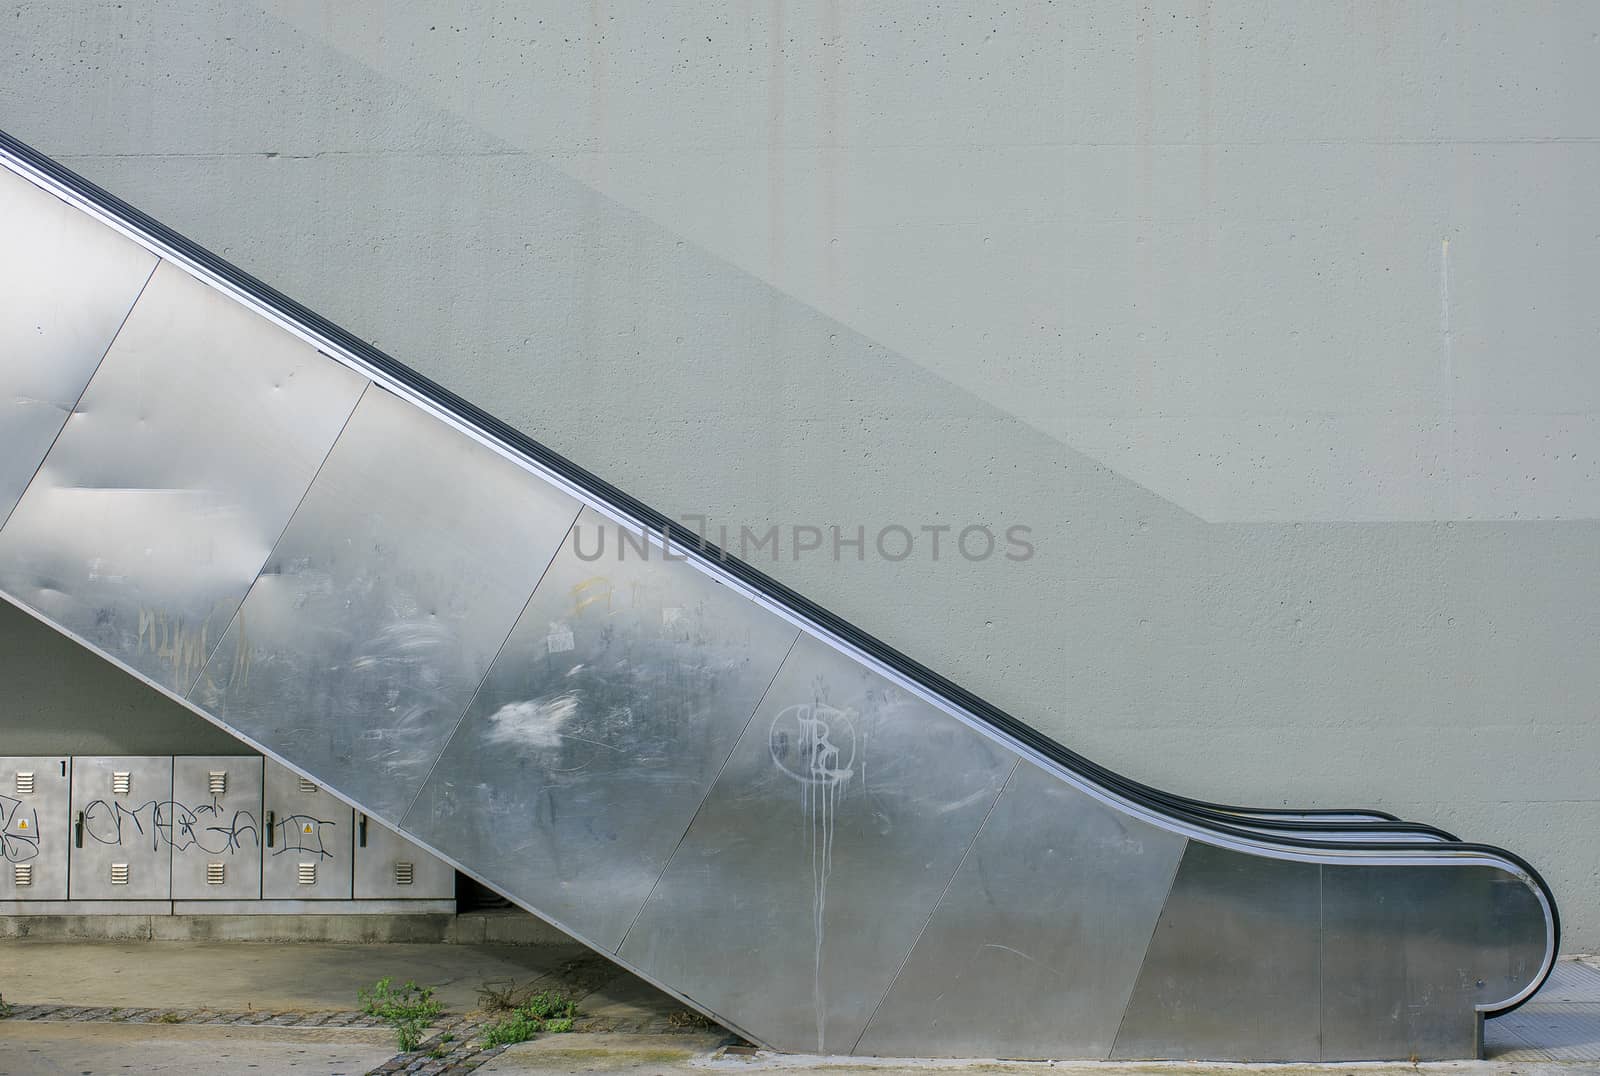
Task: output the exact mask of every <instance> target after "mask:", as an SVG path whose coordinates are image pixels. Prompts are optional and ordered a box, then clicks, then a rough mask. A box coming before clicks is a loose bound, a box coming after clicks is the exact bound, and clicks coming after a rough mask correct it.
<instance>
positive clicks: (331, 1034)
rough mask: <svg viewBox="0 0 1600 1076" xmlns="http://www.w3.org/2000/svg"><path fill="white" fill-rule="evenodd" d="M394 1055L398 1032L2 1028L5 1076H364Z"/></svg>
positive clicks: (1, 1072) (0, 1060)
mask: <svg viewBox="0 0 1600 1076" xmlns="http://www.w3.org/2000/svg"><path fill="white" fill-rule="evenodd" d="M393 1056H394V1034H393V1033H392V1032H390V1031H388V1030H387V1029H385V1030H382V1031H356V1030H353V1029H349V1028H341V1029H338V1030H334V1031H323V1030H319V1029H314V1028H313V1029H300V1028H279V1027H227V1028H219V1027H162V1028H152V1027H128V1026H126V1025H121V1024H50V1023H24V1024H15V1025H6V1026H4V1027H3V1028H0V1076H100V1074H101V1073H129V1072H133V1073H149V1074H151V1076H158V1074H159V1076H168V1074H170V1076H196V1074H198V1073H205V1074H207V1076H265V1074H268V1073H278V1072H294V1073H306V1074H307V1076H310V1074H312V1073H316V1074H319V1076H359V1074H361V1073H364V1072H366V1071H367V1070H369V1069H372V1068H375V1067H376V1066H378V1065H380V1064H382V1063H383V1062H384V1061H386V1060H388V1059H389V1058H390V1057H393Z"/></svg>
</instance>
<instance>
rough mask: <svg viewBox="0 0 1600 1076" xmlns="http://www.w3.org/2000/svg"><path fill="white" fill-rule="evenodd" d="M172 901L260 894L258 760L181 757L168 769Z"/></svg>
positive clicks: (249, 758)
mask: <svg viewBox="0 0 1600 1076" xmlns="http://www.w3.org/2000/svg"><path fill="white" fill-rule="evenodd" d="M172 812H173V815H172V898H173V899H174V900H254V899H256V898H258V897H260V896H261V853H262V834H261V818H262V815H261V758H260V757H259V756H255V755H214V756H181V757H179V758H175V759H173V767H172Z"/></svg>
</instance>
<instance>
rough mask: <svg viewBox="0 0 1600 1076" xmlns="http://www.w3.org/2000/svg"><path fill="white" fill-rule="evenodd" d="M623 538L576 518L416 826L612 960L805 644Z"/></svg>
mask: <svg viewBox="0 0 1600 1076" xmlns="http://www.w3.org/2000/svg"><path fill="white" fill-rule="evenodd" d="M601 535H604V536H605V540H606V541H607V542H608V543H609V544H608V546H607V548H606V549H605V550H604V551H601V550H600V549H599V546H598V542H599V541H600V540H601V538H600V536H601ZM618 535H619V531H618V530H617V528H616V527H615V526H614V525H612V524H609V523H606V522H605V521H604V520H603V519H602V517H600V516H598V515H596V514H595V513H594V512H591V511H587V510H586V511H585V512H584V513H583V514H581V515H580V516H579V518H578V522H577V524H576V527H575V528H574V537H575V539H576V543H575V542H571V541H569V542H567V543H565V544H563V546H562V547H561V552H560V553H559V554H557V556H556V558H555V560H554V562H552V564H551V565H550V569H549V571H548V572H546V573H545V577H544V579H543V580H542V581H541V582H540V583H539V588H538V590H537V591H535V593H534V595H533V599H532V600H531V601H530V602H529V603H528V608H527V609H526V610H525V611H524V612H523V614H522V617H521V619H520V620H519V621H518V623H517V627H516V628H515V630H513V631H512V633H511V637H510V638H509V639H508V640H507V641H506V645H505V648H504V649H503V650H502V651H501V652H500V655H499V657H498V658H496V659H495V663H494V666H493V667H492V668H491V669H490V671H489V676H488V678H487V679H486V680H485V681H484V683H483V686H482V687H481V688H480V689H479V691H478V695H477V697H476V698H475V699H474V700H473V704H472V707H471V709H470V710H469V711H468V712H467V715H466V717H465V719H464V720H463V721H462V723H461V726H460V729H459V730H458V731H457V732H456V734H455V736H454V738H452V739H451V741H450V745H449V747H448V748H447V749H446V750H445V752H444V754H443V756H442V757H441V758H440V760H439V765H438V766H437V767H436V768H435V769H434V772H433V774H432V776H431V777H429V779H428V782H427V784H426V785H425V786H424V788H423V790H422V794H421V795H420V796H419V797H418V799H417V803H416V805H415V806H414V807H413V808H412V809H411V811H410V812H409V813H408V814H407V815H406V818H405V819H404V822H403V825H404V828H406V829H407V830H410V831H411V832H413V833H415V834H416V835H417V836H419V837H420V838H422V839H424V840H426V841H428V842H429V843H430V844H432V845H433V846H434V847H436V848H446V849H449V850H450V853H451V854H452V855H453V856H455V857H456V858H458V859H460V860H461V861H463V862H470V863H473V864H476V865H478V869H480V870H481V871H482V872H483V874H484V877H485V878H486V879H487V880H489V881H490V882H492V883H494V884H496V885H499V886H502V887H504V888H506V889H507V890H508V891H510V892H514V893H516V894H518V895H519V896H520V897H521V898H522V899H523V900H526V901H528V902H530V903H531V904H533V905H534V906H535V907H537V908H538V909H539V910H540V911H541V912H543V913H544V914H546V915H548V916H549V917H550V918H552V919H554V920H555V921H557V922H559V923H561V924H562V925H563V926H565V927H566V928H568V929H569V930H572V931H575V932H577V933H578V934H580V935H581V936H583V937H584V938H585V939H587V940H588V941H590V942H591V943H593V944H595V945H598V946H600V947H602V948H604V949H608V950H615V949H616V947H617V946H618V945H619V944H621V942H622V937H623V935H624V933H626V931H627V929H628V925H629V924H630V923H632V922H633V919H634V917H635V916H636V915H638V913H639V909H640V908H641V907H643V905H644V901H645V898H646V897H647V896H649V894H650V888H651V887H652V886H653V885H654V884H655V882H656V880H657V879H658V878H659V877H660V876H661V871H662V869H663V868H664V867H665V866H666V863H667V857H668V856H670V855H671V854H672V850H673V848H675V847H676V846H677V843H678V840H679V838H680V837H682V836H683V833H684V831H685V830H687V829H688V828H689V822H690V819H692V818H693V817H694V812H695V809H696V808H697V807H699V805H700V802H701V800H703V799H704V798H705V795H706V793H707V791H708V790H709V789H710V788H711V782H712V780H713V779H714V778H715V777H716V775H717V772H718V770H719V769H720V768H721V767H722V764H723V763H724V762H725V761H727V758H728V753H729V752H730V751H732V749H733V745H734V743H735V742H736V741H737V740H738V738H739V734H740V733H741V732H743V731H744V728H745V726H746V725H747V724H748V723H749V721H750V715H751V714H752V713H754V712H755V708H756V704H757V703H758V702H759V701H760V700H761V696H762V693H763V692H765V691H766V689H767V686H768V685H769V684H770V683H771V682H772V678H773V675H774V674H775V673H776V672H777V671H778V666H779V664H780V663H782V661H783V658H784V655H785V654H786V653H787V652H788V650H789V647H790V645H791V644H792V643H793V642H794V640H795V636H796V634H797V632H798V629H796V628H795V627H794V626H793V625H792V624H789V623H787V622H786V621H783V620H780V619H779V618H778V617H776V616H774V615H773V614H771V613H770V612H768V611H766V610H765V609H762V608H760V607H759V606H757V605H756V604H755V603H754V602H752V601H750V600H749V599H748V598H745V597H743V596H742V595H740V594H737V593H735V592H734V591H732V590H730V589H729V588H728V587H727V586H725V585H723V584H721V583H719V582H717V581H716V580H714V579H712V578H711V577H709V576H707V575H706V574H704V573H703V572H700V571H698V570H696V569H694V568H692V567H690V566H689V565H687V564H683V563H675V562H666V561H664V560H663V559H662V558H661V553H660V551H659V550H653V551H652V552H651V553H650V554H649V556H650V557H651V558H652V559H650V560H648V561H646V560H643V559H642V558H640V557H639V556H636V555H634V554H633V553H632V552H625V553H624V554H623V556H624V558H625V559H618V550H617V547H616V541H617V539H618ZM588 557H594V558H595V559H593V560H588V559H585V558H588Z"/></svg>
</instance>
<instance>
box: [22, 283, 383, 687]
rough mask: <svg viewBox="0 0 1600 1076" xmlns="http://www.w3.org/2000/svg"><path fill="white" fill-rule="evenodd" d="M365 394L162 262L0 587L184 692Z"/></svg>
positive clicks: (340, 370) (341, 373)
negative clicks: (362, 394) (346, 421)
mask: <svg viewBox="0 0 1600 1076" xmlns="http://www.w3.org/2000/svg"><path fill="white" fill-rule="evenodd" d="M365 384H366V383H365V380H364V379H363V378H361V377H360V376H359V375H357V374H356V373H354V372H353V371H351V370H349V369H346V368H345V367H343V366H341V365H339V364H338V363H335V362H333V361H332V360H331V359H328V358H326V357H324V356H322V355H318V354H317V352H316V349H315V348H313V347H311V345H309V344H307V343H305V342H304V341H303V340H300V339H299V338H297V337H295V336H292V335H290V334H289V333H288V332H286V331H284V330H283V329H281V328H279V327H277V326H276V325H273V324H272V323H270V322H268V321H267V320H266V319H264V318H261V317H258V316H256V315H254V314H252V313H251V312H250V311H248V310H246V309H244V308H243V307H241V306H240V305H239V304H238V303H236V302H234V301H232V300H231V299H229V298H227V297H226V296H224V295H222V294H221V293H219V292H218V291H216V290H215V289H214V288H210V287H207V286H206V285H205V284H202V283H201V282H199V281H198V280H196V279H195V278H194V277H192V276H190V275H188V274H187V273H185V272H183V271H182V270H180V269H177V268H175V267H174V266H172V265H170V264H163V265H161V266H160V267H159V268H157V269H156V271H155V275H154V276H153V277H151V279H150V282H149V284H148V285H147V286H146V287H145V289H144V293H143V295H142V296H141V297H140V299H139V302H138V303H137V304H136V305H135V306H134V308H133V310H132V312H131V313H130V314H129V315H128V318H127V321H126V323H125V324H124V325H123V327H122V331H121V332H120V333H119V334H118V335H117V339H116V342H115V343H114V344H112V346H111V349H110V351H109V352H108V353H107V354H106V357H105V360H104V361H103V362H102V363H101V364H100V367H99V369H98V370H97V371H96V372H95V375H94V378H93V379H92V380H91V381H90V382H89V386H88V388H87V390H86V391H85V392H84V394H83V398H82V400H81V401H80V403H79V405H78V409H77V411H76V412H74V413H73V415H72V416H71V417H70V418H69V419H68V420H67V423H66V426H65V428H64V429H63V430H62V431H61V435H60V437H59V438H57V440H56V443H55V446H54V447H53V448H52V449H51V450H50V454H49V456H48V457H47V458H46V459H45V461H44V466H43V467H41V468H40V470H39V474H38V477H37V478H35V479H34V481H33V483H32V484H31V485H30V486H29V487H28V491H27V493H25V494H24V495H23V497H22V500H21V501H19V502H18V504H17V508H16V511H15V512H13V513H12V516H11V519H10V520H9V521H8V522H7V523H6V526H5V528H4V530H3V531H0V566H3V567H0V587H3V588H4V589H5V590H7V591H9V592H10V593H12V594H14V595H16V596H18V597H19V598H21V600H22V601H24V602H25V603H27V604H28V605H31V606H33V607H34V608H36V609H38V610H40V611H41V612H42V613H44V614H45V615H46V616H48V617H49V618H50V619H51V620H52V621H54V622H55V623H57V624H60V625H61V626H63V627H65V628H66V629H67V630H68V631H70V632H72V633H74V634H76V635H78V636H80V637H82V638H84V639H86V640H88V641H89V642H92V643H94V644H95V645H96V646H99V647H101V648H102V649H104V650H105V651H106V652H107V653H109V654H111V655H112V656H114V657H116V658H118V659H120V660H122V661H124V662H127V663H128V665H130V666H132V667H133V668H134V669H136V670H137V671H138V672H140V673H142V674H143V675H145V676H147V677H149V678H150V679H151V680H153V681H155V682H156V683H158V684H160V685H161V686H163V687H166V688H168V689H171V690H173V691H177V692H179V693H182V692H185V691H187V690H188V689H189V687H190V686H191V685H192V684H193V683H194V680H195V677H196V676H198V675H199V673H200V670H201V669H202V668H203V667H204V665H205V662H206V658H207V656H208V655H209V653H210V649H211V647H213V646H215V645H216V643H217V641H218V639H220V638H221V636H222V633H223V632H224V631H225V630H226V629H227V627H228V623H229V621H231V620H232V619H233V615H234V612H235V611H236V610H237V609H238V608H239V603H240V602H241V601H242V600H243V599H244V595H245V592H246V591H248V590H249V589H250V584H251V582H252V581H253V580H254V579H255V577H256V573H257V572H259V571H260V570H261V565H262V564H263V563H264V562H265V561H266V559H267V555H268V554H269V553H270V552H271V551H272V545H273V543H274V542H275V541H277V538H278V535H279V534H280V533H282V531H283V527H284V524H285V523H287V522H288V520H289V516H290V515H291V514H292V513H293V512H294V508H295V505H296V504H298V503H299V501H300V498H301V496H302V495H303V494H304V493H305V491H306V487H307V486H309V485H310V484H311V478H312V475H314V474H315V473H316V470H317V467H318V466H320V465H321V463H322V460H323V458H324V457H325V456H326V455H327V452H328V449H329V448H330V447H331V446H332V445H333V442H334V439H335V438H336V437H337V436H338V435H339V429H340V427H341V426H343V425H344V422H345V419H346V418H348V417H349V415H350V411H351V409H352V408H353V407H354V406H355V403H356V400H357V399H358V398H359V397H360V395H361V392H362V389H363V388H365Z"/></svg>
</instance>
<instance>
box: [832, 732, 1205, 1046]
mask: <svg viewBox="0 0 1600 1076" xmlns="http://www.w3.org/2000/svg"><path fill="white" fill-rule="evenodd" d="M1185 843H1186V841H1185V838H1183V837H1182V836H1179V835H1178V834H1175V833H1171V832H1168V831H1166V830H1163V829H1158V828H1157V827H1155V826H1152V825H1150V824H1148V823H1146V822H1142V821H1140V820H1138V819H1135V818H1132V817H1130V816H1129V815H1127V814H1126V813H1124V812H1121V811H1118V810H1115V809H1113V808H1112V807H1109V806H1107V805H1106V804H1104V803H1102V802H1100V801H1099V800H1097V799H1095V798H1093V797H1092V796H1089V795H1088V794H1087V793H1085V792H1082V791H1080V790H1079V789H1077V788H1076V787H1074V786H1072V785H1070V784H1067V783H1066V782H1064V781H1061V780H1060V779H1059V778H1057V777H1055V776H1054V775H1052V774H1048V773H1045V772H1044V771H1043V770H1041V769H1040V768H1039V767H1038V766H1036V765H1034V764H1033V763H1031V762H1026V761H1025V762H1023V763H1022V764H1021V765H1020V766H1019V767H1017V772H1016V774H1015V775H1014V776H1013V777H1012V779H1011V781H1010V782H1009V783H1008V784H1007V785H1006V789H1005V791H1004V792H1003V793H1002V794H1001V796H1000V800H999V802H998V803H997V804H996V805H995V809H994V812H993V813H992V814H991V815H990V816H989V820H988V821H987V822H986V823H985V824H984V827H983V831H982V832H981V833H980V834H979V835H978V839H977V841H976V842H975V843H974V845H973V848H972V852H971V854H970V855H968V857H967V859H966V861H965V862H964V863H963V864H962V866H961V870H960V871H959V872H958V873H957V875H956V877H955V880H954V882H952V884H951V886H950V891H949V893H947V894H946V895H945V898H944V899H943V900H942V901H940V903H939V907H938V909H937V910H936V911H935V912H934V914H933V919H932V920H931V921H930V922H929V924H928V928H927V930H925V931H924V932H923V934H922V937H921V938H920V939H919V940H918V942H917V945H916V948H915V949H913V950H912V953H911V958H910V959H909V960H908V961H907V962H906V966H905V969H904V970H903V971H902V972H901V973H900V975H899V976H898V977H897V978H896V979H895V983H894V986H893V987H891V988H890V990H889V994H888V996H887V997H886V998H885V999H884V1002H883V1005H882V1006H881V1007H880V1009H879V1010H878V1012H877V1014H876V1015H875V1016H874V1017H873V1020H872V1023H871V1024H870V1025H869V1026H868V1027H867V1031H866V1034H865V1035H864V1036H862V1039H861V1043H860V1045H859V1046H858V1048H857V1050H856V1052H857V1053H863V1054H874V1055H879V1056H889V1057H910V1056H917V1055H920V1054H926V1053H928V1052H929V1051H930V1046H931V1045H932V1044H937V1045H936V1046H933V1049H936V1050H937V1052H939V1053H942V1054H946V1055H949V1056H960V1057H1082V1058H1104V1057H1106V1056H1107V1055H1108V1054H1109V1053H1110V1052H1111V1047H1112V1043H1113V1041H1114V1040H1115V1038H1116V1035H1117V1027H1118V1024H1119V1023H1120V1021H1121V1019H1122V1013H1123V1009H1124V1007H1125V1006H1126V1005H1127V1002H1128V997H1129V995H1130V994H1131V993H1132V992H1133V985H1134V980H1135V978H1136V977H1137V975H1138V974H1139V966H1140V963H1141V961H1142V960H1143V958H1144V952H1145V945H1146V943H1147V942H1148V941H1149V939H1150V936H1151V932H1152V930H1153V929H1154V928H1155V924H1156V920H1157V917H1158V916H1159V915H1160V914H1161V909H1162V905H1163V902H1164V901H1165V899H1166V895H1167V891H1168V888H1169V887H1170V885H1171V884H1172V880H1173V875H1174V873H1175V872H1176V871H1177V868H1178V863H1179V861H1180V860H1181V859H1182V858H1183V852H1184V845H1185Z"/></svg>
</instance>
